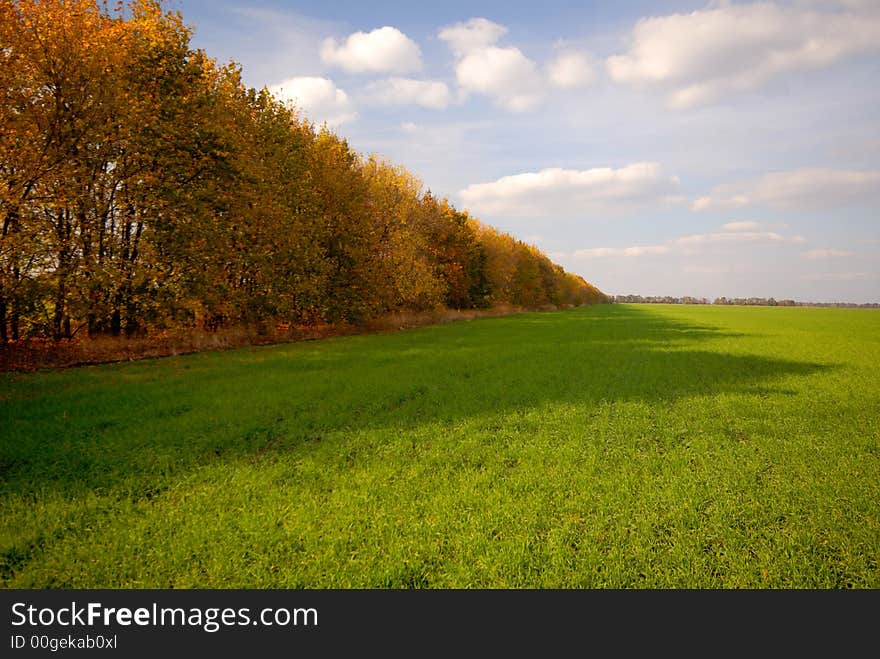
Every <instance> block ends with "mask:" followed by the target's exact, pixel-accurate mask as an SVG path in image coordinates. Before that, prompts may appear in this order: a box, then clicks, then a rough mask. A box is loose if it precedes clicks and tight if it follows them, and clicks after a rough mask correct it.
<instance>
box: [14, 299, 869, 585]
mask: <svg viewBox="0 0 880 659" xmlns="http://www.w3.org/2000/svg"><path fill="white" fill-rule="evenodd" d="M0 474H2V482H0V585H2V586H3V587H6V588H9V587H37V588H47V587H52V588H55V587H132V588H140V587H159V588H164V587H170V586H173V587H176V588H187V587H208V588H214V587H223V588H225V587H273V588H297V587H343V588H347V587H381V588H385V587H394V588H397V587H431V588H444V587H466V588H482V587H577V588H581V587H588V588H600V587H651V588H655V587H698V588H706V587H723V588H730V587H758V588H764V587H773V588H777V587H795V588H800V587H815V588H845V587H855V588H878V587H880V312H875V311H871V310H845V309H805V308H797V309H783V308H738V307H720V308H719V307H685V306H657V305H648V306H636V305H614V306H607V305H605V306H597V307H590V308H580V309H574V310H570V311H563V312H543V313H533V314H524V315H519V316H513V317H507V318H494V319H485V320H477V321H472V322H462V323H455V324H448V325H440V326H433V327H426V328H421V329H415V330H408V331H403V332H396V333H389V334H380V335H370V336H352V337H344V338H336V339H327V340H323V341H315V342H307V343H299V344H288V345H282V346H274V347H261V348H249V349H242V350H236V351H227V352H215V353H201V354H196V355H189V356H184V357H175V358H166V359H159V360H148V361H142V362H135V363H128V364H116V365H107V366H96V367H84V368H77V369H70V370H66V371H58V372H40V373H34V374H28V375H24V374H11V373H7V374H4V375H0Z"/></svg>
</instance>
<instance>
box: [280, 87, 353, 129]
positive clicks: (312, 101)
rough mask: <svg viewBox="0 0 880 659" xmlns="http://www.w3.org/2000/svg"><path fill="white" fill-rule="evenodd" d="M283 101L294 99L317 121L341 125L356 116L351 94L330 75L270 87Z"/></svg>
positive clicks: (293, 101) (300, 107)
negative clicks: (334, 81) (350, 97)
mask: <svg viewBox="0 0 880 659" xmlns="http://www.w3.org/2000/svg"><path fill="white" fill-rule="evenodd" d="M269 91H271V92H272V93H273V94H275V95H276V96H277V97H278V98H280V99H282V100H284V101H290V102H292V103H293V104H294V105H295V106H296V107H297V108H299V109H300V110H302V111H303V112H304V113H305V114H306V116H308V117H309V119H311V120H312V121H314V122H315V123H319V124H320V123H323V122H324V121H326V122H327V124H328V125H329V126H339V125H340V124H343V123H345V122H346V121H352V120H353V119H355V118H357V112H356V111H355V109H354V106H353V105H352V102H351V100H350V99H349V97H348V94H346V93H345V91H343V90H342V89H339V88H338V87H337V86H336V85H335V84H333V81H332V80H328V79H327V78H315V77H299V78H290V79H288V80H285V81H284V82H281V83H279V84H277V85H273V86H272V87H270V88H269Z"/></svg>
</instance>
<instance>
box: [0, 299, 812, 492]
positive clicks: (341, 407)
mask: <svg viewBox="0 0 880 659" xmlns="http://www.w3.org/2000/svg"><path fill="white" fill-rule="evenodd" d="M741 336H743V335H741V334H736V333H732V332H728V331H724V330H723V329H720V328H717V327H712V326H709V325H698V324H688V323H682V322H678V321H676V320H673V319H670V318H668V317H665V316H662V315H660V314H657V313H656V312H652V311H648V310H642V309H635V308H632V307H623V306H617V305H614V306H607V305H606V306H600V307H592V308H586V309H577V310H572V311H567V312H545V313H541V314H526V315H522V316H515V317H506V318H495V319H486V320H479V321H473V322H461V323H455V324H449V325H442V326H432V327H426V328H421V329H417V330H410V331H406V332H398V333H389V334H382V335H371V336H355V337H346V338H342V339H330V340H325V341H320V342H313V343H310V344H288V345H283V346H274V347H263V348H251V349H244V350H239V351H233V352H225V353H209V354H200V355H190V356H186V357H178V358H169V359H160V360H151V361H148V362H139V363H135V364H129V365H114V366H105V367H90V368H87V369H81V370H72V371H65V372H63V373H49V374H43V375H40V376H35V377H30V378H28V377H16V378H10V379H8V380H7V381H5V382H3V381H0V389H6V391H5V392H4V393H5V394H6V397H5V399H0V428H2V429H0V476H2V478H0V493H4V494H6V495H9V494H13V493H14V494H20V495H25V496H27V497H30V496H33V497H34V498H35V499H36V498H39V497H40V493H45V492H48V491H53V492H56V493H57V492H60V493H62V494H63V495H66V496H76V495H77V494H79V493H82V492H84V491H88V490H94V489H96V488H100V489H101V490H102V491H103V492H104V493H107V492H116V493H117V494H118V495H119V496H120V497H124V498H132V499H135V500H142V499H151V498H154V497H157V496H160V495H161V493H162V492H163V491H164V489H166V488H167V487H168V486H169V485H170V484H171V483H173V482H175V481H176V480H178V479H179V478H181V477H183V476H184V475H185V474H186V473H187V471H188V470H190V469H193V468H196V467H198V466H200V465H203V464H208V463H210V462H212V461H216V460H234V459H238V458H241V457H246V456H248V455H263V454H265V453H267V452H273V451H290V450H301V451H308V450H309V446H310V444H311V443H312V442H318V441H321V440H322V438H324V437H325V436H326V435H327V434H328V433H332V432H336V431H344V432H346V433H349V432H359V431H369V430H371V429H381V430H384V431H388V430H392V431H399V432H400V434H401V435H402V434H404V433H406V432H407V431H409V430H411V429H413V428H416V427H419V426H422V425H425V424H431V423H439V424H454V423H457V422H459V421H462V420H466V419H468V418H471V417H475V416H478V415H482V416H485V415H492V414H497V415H504V414H508V413H511V412H516V411H520V410H525V409H529V408H533V407H536V406H540V405H543V404H546V403H553V402H563V403H565V402H570V403H576V404H579V405H584V406H590V405H595V404H598V403H600V402H602V401H628V400H641V401H647V402H649V403H653V402H663V401H672V400H675V399H677V398H681V397H687V396H693V395H699V394H706V395H714V394H719V393H722V392H736V391H756V392H757V391H760V392H767V391H773V390H774V389H775V383H777V382H778V381H779V380H780V379H782V378H784V377H787V376H808V375H811V374H813V373H816V372H819V371H822V370H826V369H828V368H830V367H829V366H827V365H821V364H814V363H809V362H797V361H790V360H783V359H774V358H770V357H765V356H759V355H750V354H733V353H731V352H727V351H726V350H728V349H729V347H730V345H731V344H733V345H735V343H736V340H737V339H738V338H739V337H741ZM719 341H721V342H722V344H721V345H717V342H719ZM713 342H714V343H716V345H715V346H713ZM713 347H714V348H715V349H714V350H713ZM18 387H21V388H22V392H23V393H22V395H21V396H16V392H15V390H16V388H18ZM25 390H26V391H25ZM789 391H790V390H789ZM386 434H387V433H386ZM339 450H342V451H344V450H345V448H344V446H340V447H339Z"/></svg>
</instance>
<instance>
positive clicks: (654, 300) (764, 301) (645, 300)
mask: <svg viewBox="0 0 880 659" xmlns="http://www.w3.org/2000/svg"><path fill="white" fill-rule="evenodd" d="M611 301H612V302H624V303H625V302H629V303H636V304H728V305H741V306H754V307H840V308H847V309H880V304H877V303H874V302H868V303H864V304H855V303H850V302H800V301H797V300H777V299H775V298H772V297H716V298H715V299H714V300H711V301H710V300H709V299H708V298H705V297H690V296H687V295H685V296H684V297H672V296H669V295H647V296H646V295H613V296H611Z"/></svg>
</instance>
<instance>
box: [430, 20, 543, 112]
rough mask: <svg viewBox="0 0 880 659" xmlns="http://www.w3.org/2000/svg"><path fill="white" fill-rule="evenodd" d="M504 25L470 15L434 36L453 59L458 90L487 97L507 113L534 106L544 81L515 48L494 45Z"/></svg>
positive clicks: (502, 32)
mask: <svg viewBox="0 0 880 659" xmlns="http://www.w3.org/2000/svg"><path fill="white" fill-rule="evenodd" d="M506 32H507V28H506V27H504V26H503V25H498V24H497V23H493V22H492V21H489V20H487V19H485V18H472V19H470V20H468V21H466V22H464V23H456V24H455V25H451V26H448V27H445V28H443V29H442V30H440V32H438V34H437V36H438V37H439V38H440V39H441V40H442V41H445V42H446V43H447V45H448V46H449V48H450V50H451V51H452V53H453V54H454V55H455V57H456V59H457V61H456V64H455V78H456V81H457V82H458V85H459V88H460V91H461V92H462V93H463V94H464V95H467V94H468V93H475V94H483V95H485V96H489V97H490V98H492V100H493V101H494V103H495V105H496V106H497V107H500V108H503V109H505V110H508V111H510V112H525V111H527V110H532V109H534V108H536V107H537V106H538V105H539V104H540V103H541V101H542V100H543V97H544V91H545V90H544V88H545V83H544V80H543V79H542V77H541V75H540V74H539V71H538V67H537V65H536V64H535V62H533V61H532V60H531V59H529V58H528V57H526V56H525V55H524V54H523V52H522V51H521V50H520V49H519V48H514V47H506V48H503V47H500V46H497V45H495V44H496V43H497V41H498V40H499V39H500V38H501V37H502V36H504V34H506Z"/></svg>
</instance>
